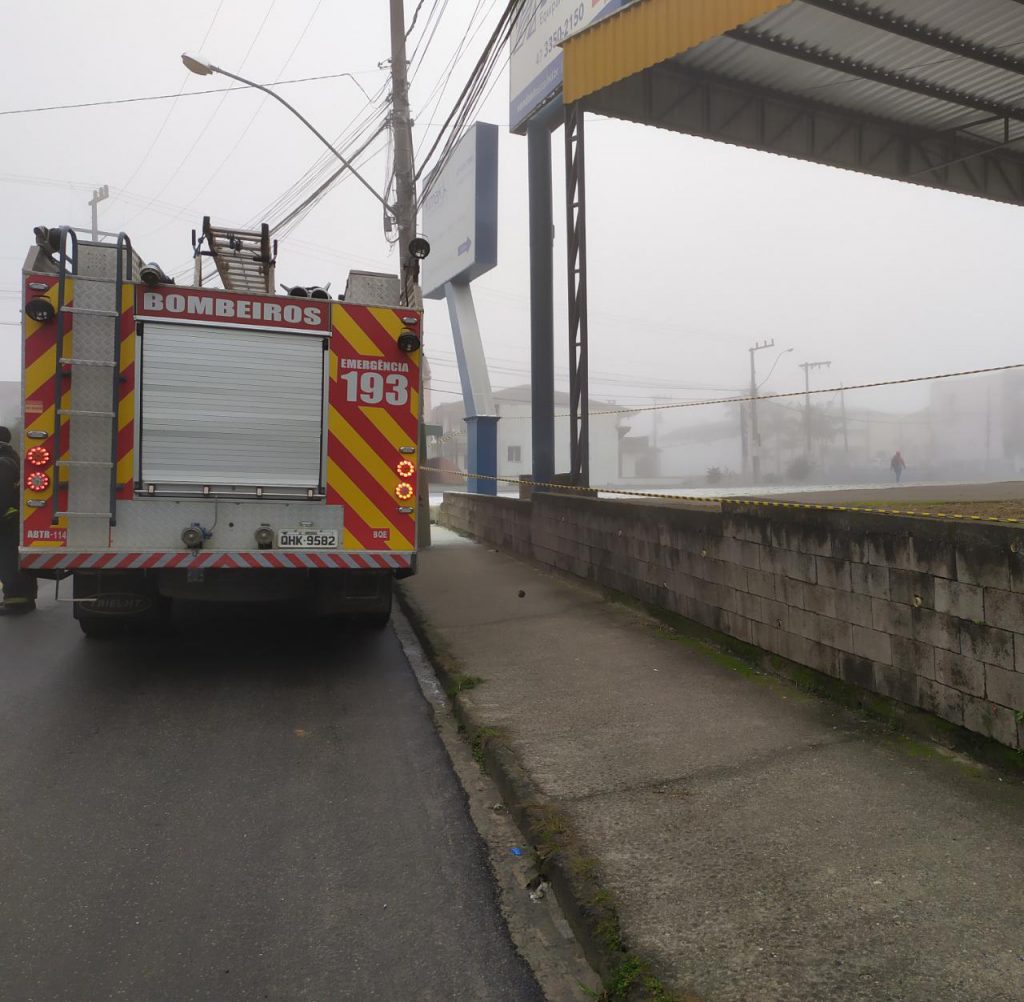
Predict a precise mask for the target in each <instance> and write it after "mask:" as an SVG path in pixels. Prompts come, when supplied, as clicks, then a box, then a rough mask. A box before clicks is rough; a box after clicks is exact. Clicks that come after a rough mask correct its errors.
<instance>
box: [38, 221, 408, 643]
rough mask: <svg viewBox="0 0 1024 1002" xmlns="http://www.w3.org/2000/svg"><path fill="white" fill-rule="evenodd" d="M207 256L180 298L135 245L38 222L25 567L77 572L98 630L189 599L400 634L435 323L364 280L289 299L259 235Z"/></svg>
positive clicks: (220, 238)
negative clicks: (286, 610)
mask: <svg viewBox="0 0 1024 1002" xmlns="http://www.w3.org/2000/svg"><path fill="white" fill-rule="evenodd" d="M193 246H194V249H195V262H196V264H195V274H194V278H193V281H192V283H191V285H188V286H181V285H177V284H174V283H173V282H172V280H171V279H169V278H168V277H167V276H166V275H165V274H164V273H163V271H162V269H161V268H160V267H159V266H158V265H155V264H146V263H144V262H143V261H142V259H141V258H139V256H138V255H137V254H136V253H135V252H134V250H133V249H132V245H131V242H130V240H129V239H128V238H127V237H126V236H125V235H124V234H121V235H119V236H118V237H117V238H116V239H113V238H110V239H100V240H92V239H87V238H86V237H85V235H84V234H79V233H77V232H76V231H75V230H74V229H72V228H71V227H67V226H65V227H60V228H46V227H38V228H37V229H36V241H35V244H34V245H33V247H32V248H31V250H30V252H29V254H28V257H27V260H26V262H25V267H24V276H23V279H24V280H23V295H24V328H23V373H22V385H23V395H24V398H23V412H24V441H23V442H22V443H21V446H22V448H21V453H22V456H23V457H24V481H23V485H22V486H23V490H22V495H23V502H22V511H21V527H22V539H21V543H22V546H21V564H22V567H23V568H25V569H27V570H29V571H32V572H34V573H36V574H37V575H39V576H40V577H55V578H61V577H65V576H68V575H70V576H71V577H72V578H73V582H74V587H73V594H74V610H75V617H76V618H77V619H78V622H79V624H80V625H81V628H82V630H83V631H84V632H85V633H86V634H87V635H89V636H100V635H104V636H105V635H110V634H112V633H118V632H121V631H123V630H124V628H125V626H126V625H127V624H130V623H132V622H140V621H149V622H152V621H156V620H160V619H162V618H164V617H165V616H166V615H167V614H168V612H169V609H170V607H171V605H172V603H174V602H175V601H179V600H185V601H188V600H196V601H227V602H232V601H234V602H265V601H276V602H282V603H290V604H291V605H293V606H295V607H296V608H299V609H302V610H306V611H308V612H310V613H312V614H316V615H321V616H332V615H336V616H354V617H359V618H361V619H362V620H363V621H365V622H370V623H376V624H383V623H385V622H386V621H387V619H388V617H389V615H390V611H391V592H392V587H391V585H392V580H393V578H394V577H395V576H404V575H408V574H410V573H412V572H413V571H414V569H415V561H416V536H417V524H416V523H417V503H416V499H417V490H418V484H417V470H418V456H419V447H420V420H421V418H420V392H421V386H420V362H421V338H422V313H421V311H420V310H419V309H417V308H409V307H406V306H403V305H401V296H400V284H399V280H398V278H397V277H395V276H390V275H380V274H375V273H367V272H353V273H352V274H350V276H349V279H348V284H347V287H346V290H345V293H344V295H343V296H339V297H338V298H337V299H332V298H330V294H329V293H328V292H326V291H325V290H324V289H321V288H314V289H310V288H305V287H298V286H295V287H291V288H290V289H288V291H287V294H285V295H280V294H275V284H274V273H275V263H276V246H272V244H271V240H270V235H269V232H268V228H267V227H266V226H265V225H264V226H263V227H262V228H261V229H260V230H257V231H247V232H242V231H238V230H229V229H226V228H217V227H214V226H213V225H211V223H210V221H209V219H208V218H207V219H206V220H205V221H204V224H203V229H202V234H201V236H200V237H199V239H198V240H197V239H196V237H195V235H193ZM211 260H212V262H213V264H214V265H215V266H216V271H217V274H218V275H219V278H220V282H221V285H223V288H211V287H209V286H204V283H203V266H204V263H207V264H208V263H209V262H210V261H211Z"/></svg>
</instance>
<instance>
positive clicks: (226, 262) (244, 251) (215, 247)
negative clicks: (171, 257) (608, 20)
mask: <svg viewBox="0 0 1024 1002" xmlns="http://www.w3.org/2000/svg"><path fill="white" fill-rule="evenodd" d="M204 243H205V244H206V250H203V249H202V246H203V244H204ZM192 247H193V251H194V254H195V284H196V285H197V286H202V284H203V258H204V257H212V258H213V263H214V264H215V265H216V266H217V273H218V274H219V275H220V280H221V281H222V282H223V283H224V288H225V289H229V290H231V291H232V292H252V293H255V294H257V295H261V296H270V295H273V292H274V266H275V264H276V262H277V241H276V240H275V241H273V243H271V240H270V227H269V226H268V225H267V224H266V223H264V224H263V225H262V226H261V227H260V228H259V229H258V230H239V229H234V228H232V227H230V226H214V225H213V224H212V223H211V222H210V217H209V216H203V235H202V238H201V239H200V240H199V241H196V234H195V230H193V231H192Z"/></svg>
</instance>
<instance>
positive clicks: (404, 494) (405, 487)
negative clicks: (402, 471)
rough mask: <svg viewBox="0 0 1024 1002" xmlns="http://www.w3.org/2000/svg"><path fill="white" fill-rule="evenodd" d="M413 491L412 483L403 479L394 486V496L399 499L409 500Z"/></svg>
mask: <svg viewBox="0 0 1024 1002" xmlns="http://www.w3.org/2000/svg"><path fill="white" fill-rule="evenodd" d="M415 493H416V492H415V491H414V490H413V489H412V484H410V483H406V482H405V481H404V480H403V481H402V482H401V483H400V484H399V485H398V486H397V487H396V488H395V497H397V498H398V500H399V501H411V500H412V496H413V494H415Z"/></svg>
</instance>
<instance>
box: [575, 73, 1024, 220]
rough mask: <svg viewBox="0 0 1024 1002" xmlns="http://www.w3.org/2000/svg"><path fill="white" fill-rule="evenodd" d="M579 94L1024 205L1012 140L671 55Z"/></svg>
mask: <svg viewBox="0 0 1024 1002" xmlns="http://www.w3.org/2000/svg"><path fill="white" fill-rule="evenodd" d="M583 103H584V106H585V107H586V108H587V110H589V111H594V112H597V113H598V114H602V115H610V116H611V117H613V118H622V119H627V120H629V121H635V122H642V123H646V124H651V125H658V126H659V127H661V128H666V129H671V130H673V131H675V132H680V133H687V134H689V135H695V136H704V137H706V138H708V139H712V140H715V141H718V142H726V143H732V144H735V145H739V146H745V147H748V148H751V149H759V150H765V151H766V152H769V153H776V154H781V155H783V156H791V157H797V158H799V159H801V160H808V161H811V162H814V163H820V164H826V165H828V166H832V167H840V168H843V169H846V170H854V171H858V172H860V173H866V174H873V175H875V176H877V177H885V178H890V179H892V180H898V181H911V182H913V183H917V184H923V185H925V186H927V187H931V188H938V189H941V190H945V191H953V192H959V193H961V194H965V195H976V196H980V197H982V198H988V199H992V200H994V201H999V202H1003V203H1008V204H1012V205H1018V206H1024V155H1021V154H1019V153H1017V152H1015V151H1014V150H1013V149H1012V148H1006V147H1001V146H992V145H990V144H988V143H985V142H984V141H982V140H979V139H977V138H976V137H965V136H963V135H962V134H958V133H949V132H935V131H932V130H924V129H920V128H915V127H913V126H909V125H907V124H905V123H900V122H896V121H893V120H890V119H885V118H879V117H877V116H873V115H870V114H860V115H857V114H855V113H853V112H851V111H850V110H849V109H844V108H843V107H841V106H838V105H833V104H826V103H825V102H822V101H815V100H809V99H807V98H797V97H795V95H793V94H789V93H786V92H783V91H777V90H772V89H770V88H764V87H757V86H754V85H751V84H744V83H741V82H740V81H737V80H734V79H732V78H730V77H725V76H723V75H720V74H713V73H708V72H706V71H704V72H701V71H696V70H693V69H689V68H687V67H685V66H684V65H681V64H679V63H677V62H675V61H672V60H669V61H666V62H664V63H660V64H658V65H657V66H656V67H652V69H651V70H650V71H648V72H647V73H644V74H637V75H636V76H635V77H633V78H629V79H626V80H623V81H620V82H619V83H617V84H613V85H611V86H609V87H607V88H603V89H602V90H600V91H596V92H595V93H593V94H591V95H588V96H587V97H586V98H584V99H583ZM1022 141H1024V137H1022Z"/></svg>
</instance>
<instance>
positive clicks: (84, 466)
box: [52, 226, 135, 549]
mask: <svg viewBox="0 0 1024 1002" xmlns="http://www.w3.org/2000/svg"><path fill="white" fill-rule="evenodd" d="M59 232H60V236H59V249H58V254H59V258H58V278H57V286H58V288H57V316H56V322H57V345H56V347H57V351H56V364H57V372H56V381H55V387H56V389H55V399H54V410H55V417H54V421H55V428H56V435H55V443H56V444H55V448H54V452H55V457H54V485H53V500H52V504H53V509H52V514H53V523H54V524H57V523H58V522H59V521H60V520H61V519H64V520H65V524H66V525H67V530H68V542H67V545H68V548H69V549H88V548H91V547H103V548H105V547H107V546H109V544H110V526H112V525H115V524H116V521H117V516H116V511H117V504H116V501H117V442H118V421H117V412H118V403H119V400H120V395H121V394H120V386H121V330H120V318H121V300H122V290H123V288H124V283H125V281H126V279H127V280H128V281H131V279H132V277H133V274H132V272H133V268H134V265H135V262H134V255H133V252H132V244H131V241H130V240H129V239H128V237H127V235H126V234H124V233H119V234H118V235H117V242H116V244H113V245H111V244H101V243H99V242H88V243H86V242H85V241H80V240H79V238H78V235H77V234H76V233H75V231H74V229H73V228H72V227H70V226H63V227H61V229H60V231H59ZM69 245H70V254H69ZM112 265H113V267H111V266H112ZM111 272H113V274H111ZM69 278H70V279H71V282H72V284H73V293H72V298H71V301H70V302H69V301H68V279H69ZM69 335H70V337H69ZM65 471H66V473H67V476H66V478H65V477H64V476H62V473H63V472H65ZM63 482H66V484H67V508H66V509H64V510H62V509H61V504H60V500H61V494H62V491H61V487H62V486H63Z"/></svg>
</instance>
